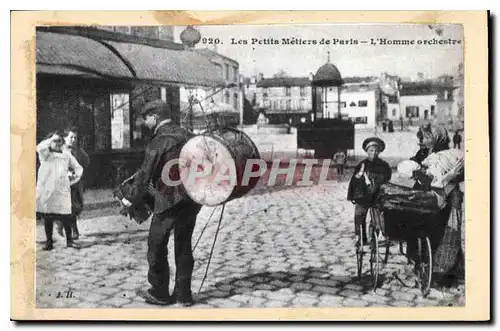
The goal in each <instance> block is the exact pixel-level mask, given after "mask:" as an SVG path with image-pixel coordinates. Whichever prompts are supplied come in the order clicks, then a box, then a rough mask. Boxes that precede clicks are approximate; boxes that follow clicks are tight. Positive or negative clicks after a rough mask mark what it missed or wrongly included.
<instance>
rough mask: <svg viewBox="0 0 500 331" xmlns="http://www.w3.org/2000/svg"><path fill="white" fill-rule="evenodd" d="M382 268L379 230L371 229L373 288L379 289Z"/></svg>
mask: <svg viewBox="0 0 500 331" xmlns="http://www.w3.org/2000/svg"><path fill="white" fill-rule="evenodd" d="M379 270H380V264H379V256H378V236H377V231H371V243H370V273H371V275H372V277H373V290H374V291H375V290H376V289H377V285H378V273H379Z"/></svg>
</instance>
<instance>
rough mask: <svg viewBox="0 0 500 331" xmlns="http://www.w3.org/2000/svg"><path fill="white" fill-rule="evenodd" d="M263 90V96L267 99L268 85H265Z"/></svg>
mask: <svg viewBox="0 0 500 331" xmlns="http://www.w3.org/2000/svg"><path fill="white" fill-rule="evenodd" d="M261 91H262V98H263V99H266V98H267V97H268V96H269V89H268V88H267V87H264V88H262V89H261Z"/></svg>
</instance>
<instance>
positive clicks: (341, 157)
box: [333, 148, 347, 175]
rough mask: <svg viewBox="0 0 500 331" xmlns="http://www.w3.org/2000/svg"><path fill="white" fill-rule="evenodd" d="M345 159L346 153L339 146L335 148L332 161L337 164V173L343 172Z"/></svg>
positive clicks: (341, 173)
mask: <svg viewBox="0 0 500 331" xmlns="http://www.w3.org/2000/svg"><path fill="white" fill-rule="evenodd" d="M346 160H347V155H346V153H345V152H344V151H343V150H341V149H340V148H339V149H337V152H336V153H335V154H334V155H333V162H334V163H335V164H336V165H337V173H338V174H339V175H343V174H344V166H345V163H346Z"/></svg>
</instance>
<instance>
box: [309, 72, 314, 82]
mask: <svg viewBox="0 0 500 331" xmlns="http://www.w3.org/2000/svg"><path fill="white" fill-rule="evenodd" d="M313 79H314V75H313V73H312V72H310V73H309V80H310V81H311V82H312V81H313Z"/></svg>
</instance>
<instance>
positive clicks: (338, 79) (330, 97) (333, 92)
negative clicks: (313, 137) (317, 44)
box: [312, 52, 344, 121]
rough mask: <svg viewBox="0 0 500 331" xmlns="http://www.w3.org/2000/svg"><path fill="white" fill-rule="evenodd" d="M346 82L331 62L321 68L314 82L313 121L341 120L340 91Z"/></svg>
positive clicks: (328, 61) (328, 60)
mask: <svg viewBox="0 0 500 331" xmlns="http://www.w3.org/2000/svg"><path fill="white" fill-rule="evenodd" d="M343 84H344V81H343V80H342V76H341V75H340V71H339V69H337V67H336V66H335V65H333V63H331V62H330V52H328V59H327V62H326V63H325V64H324V65H323V66H321V67H320V68H319V69H318V71H316V74H315V75H314V77H313V81H312V108H313V111H312V113H313V114H312V120H313V121H314V120H316V119H320V118H339V119H340V118H341V117H342V115H341V111H340V110H341V103H340V91H341V89H342V85H343Z"/></svg>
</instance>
